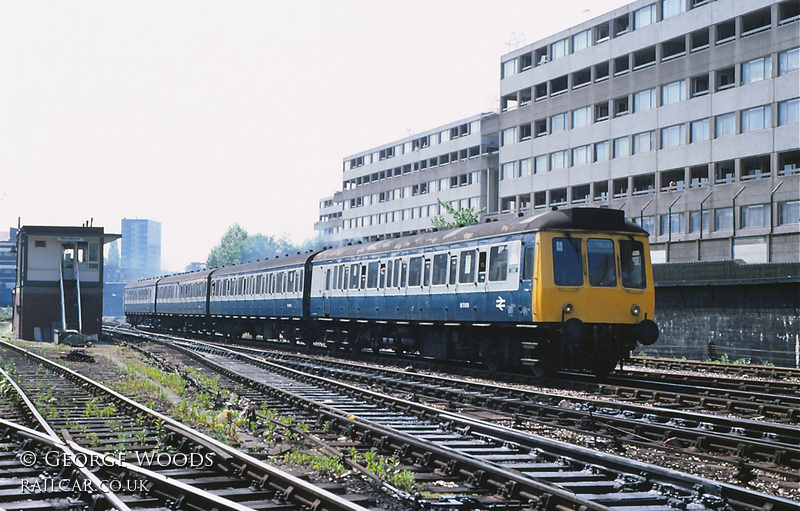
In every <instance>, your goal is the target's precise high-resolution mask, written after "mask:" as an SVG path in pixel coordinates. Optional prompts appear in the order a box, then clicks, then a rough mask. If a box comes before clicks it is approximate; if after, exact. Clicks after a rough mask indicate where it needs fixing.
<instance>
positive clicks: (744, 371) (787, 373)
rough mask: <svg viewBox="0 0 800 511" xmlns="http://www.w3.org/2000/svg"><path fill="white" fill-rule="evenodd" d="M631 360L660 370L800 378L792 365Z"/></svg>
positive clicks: (784, 378)
mask: <svg viewBox="0 0 800 511" xmlns="http://www.w3.org/2000/svg"><path fill="white" fill-rule="evenodd" d="M631 362H632V363H633V364H634V365H640V366H642V367H647V368H653V369H659V370H671V371H691V372H695V373H710V374H714V375H719V374H726V375H731V376H751V377H756V378H770V379H775V380H795V381H797V380H798V379H800V369H798V368H792V367H774V366H766V365H751V364H728V363H721V362H701V361H698V360H678V359H669V358H651V357H631Z"/></svg>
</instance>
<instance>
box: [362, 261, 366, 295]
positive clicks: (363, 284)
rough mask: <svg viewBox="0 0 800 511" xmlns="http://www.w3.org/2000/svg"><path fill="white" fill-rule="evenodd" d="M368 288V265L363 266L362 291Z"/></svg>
mask: <svg viewBox="0 0 800 511" xmlns="http://www.w3.org/2000/svg"><path fill="white" fill-rule="evenodd" d="M366 288H367V265H366V264H362V265H361V289H366Z"/></svg>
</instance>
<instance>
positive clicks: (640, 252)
mask: <svg viewBox="0 0 800 511" xmlns="http://www.w3.org/2000/svg"><path fill="white" fill-rule="evenodd" d="M619 252H620V254H619V257H620V263H621V264H620V267H621V268H622V286H623V287H627V288H631V289H644V288H645V287H647V278H646V276H645V271H644V244H643V243H642V242H641V241H634V240H619Z"/></svg>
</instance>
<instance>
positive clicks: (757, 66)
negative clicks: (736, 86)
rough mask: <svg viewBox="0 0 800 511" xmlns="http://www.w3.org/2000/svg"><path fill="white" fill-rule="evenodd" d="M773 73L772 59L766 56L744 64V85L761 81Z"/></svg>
mask: <svg viewBox="0 0 800 511" xmlns="http://www.w3.org/2000/svg"><path fill="white" fill-rule="evenodd" d="M771 74H772V59H771V58H769V57H764V58H761V59H755V60H751V61H750V62H745V63H744V64H742V85H744V84H747V83H753V82H758V81H761V80H763V79H765V78H769V77H770V75H771Z"/></svg>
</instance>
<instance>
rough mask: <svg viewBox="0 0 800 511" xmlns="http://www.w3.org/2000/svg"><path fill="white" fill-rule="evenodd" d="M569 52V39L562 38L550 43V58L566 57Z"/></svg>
mask: <svg viewBox="0 0 800 511" xmlns="http://www.w3.org/2000/svg"><path fill="white" fill-rule="evenodd" d="M567 53H569V41H568V40H567V39H562V40H560V41H556V42H554V43H553V44H552V45H550V60H555V59H558V58H561V57H566V56H567Z"/></svg>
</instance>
